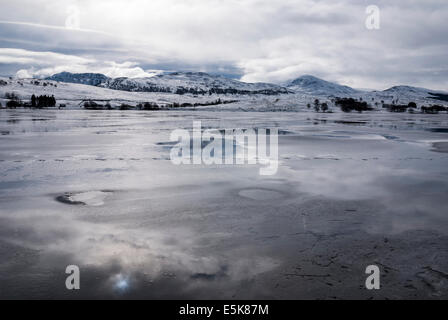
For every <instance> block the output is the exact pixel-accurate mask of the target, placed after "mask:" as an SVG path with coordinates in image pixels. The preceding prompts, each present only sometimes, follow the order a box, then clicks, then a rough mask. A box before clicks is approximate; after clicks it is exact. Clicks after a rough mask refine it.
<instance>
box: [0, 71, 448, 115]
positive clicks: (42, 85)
mask: <svg viewBox="0 0 448 320" xmlns="http://www.w3.org/2000/svg"><path fill="white" fill-rule="evenodd" d="M71 77H72V78H73V77H75V75H71ZM57 79H60V78H57ZM61 79H64V81H70V78H69V79H66V78H61ZM94 79H96V78H94ZM72 80H73V79H72ZM75 80H76V81H78V80H79V79H77V78H75ZM75 80H73V81H75ZM88 80H91V79H86V81H88ZM1 81H3V83H6V84H5V85H1V83H2V82H1ZM79 81H80V80H79ZM92 81H93V80H92ZM108 81H109V82H106V83H102V84H101V85H100V86H93V85H85V84H77V83H67V82H59V81H53V80H41V79H8V78H0V103H1V104H2V105H3V106H5V105H6V102H7V101H8V99H6V98H5V94H7V93H14V94H16V95H18V96H19V97H20V98H21V99H22V100H23V101H24V102H29V100H30V98H31V95H33V94H35V95H36V96H38V95H54V96H55V98H56V100H57V105H59V104H64V105H66V107H67V108H69V109H80V108H82V106H83V103H84V102H85V101H87V100H92V101H95V102H97V103H100V104H103V105H104V104H106V103H109V104H110V105H111V106H112V107H117V106H119V105H121V104H129V105H132V106H135V105H137V104H139V103H145V102H151V103H156V104H158V105H160V106H166V105H170V104H173V103H180V104H182V103H190V104H194V103H199V104H207V103H211V102H214V101H216V100H218V99H221V100H222V101H235V102H233V103H230V104H220V105H211V106H201V107H197V109H200V110H209V111H225V110H228V111H268V112H269V111H281V112H284V111H288V112H302V111H306V109H307V104H311V105H312V104H313V102H314V100H315V99H319V100H320V102H326V103H328V105H329V106H330V110H331V111H332V112H340V109H339V107H336V106H335V105H334V103H333V102H332V100H333V99H334V97H353V98H356V99H363V100H364V101H366V102H368V103H369V104H370V105H371V106H372V107H373V108H375V109H376V110H377V111H383V110H382V106H381V105H382V102H384V103H388V104H390V103H392V101H394V102H396V103H397V104H408V103H409V102H411V101H412V102H415V103H416V104H417V106H418V107H421V106H429V105H433V104H438V105H444V106H448V102H447V101H441V100H436V99H434V97H433V96H431V95H430V94H429V93H431V92H437V91H433V90H430V89H423V88H414V87H407V86H397V87H393V88H390V89H388V90H384V91H369V92H367V91H360V90H355V89H352V88H349V87H346V86H341V85H338V84H335V83H331V82H327V81H324V80H321V79H318V78H315V77H312V76H303V77H300V78H298V79H296V80H294V81H292V82H291V83H290V84H288V85H287V86H285V87H280V86H276V85H273V84H265V83H255V84H249V83H244V82H239V81H236V80H231V79H227V78H224V77H221V76H210V75H207V74H202V73H174V74H168V75H163V76H159V77H153V78H143V79H125V78H118V79H110V80H108ZM117 83H118V84H119V86H118V85H117ZM148 83H149V84H150V85H149V84H148ZM126 84H127V86H126ZM153 85H157V86H158V88H165V87H167V88H170V90H171V92H168V93H165V92H144V91H138V90H145V88H146V89H147V88H149V87H150V86H153ZM110 88H127V90H130V91H123V90H115V89H110ZM177 88H187V89H194V90H209V89H211V88H220V89H227V88H231V89H234V90H237V91H238V92H243V91H249V92H255V93H254V94H216V93H212V94H209V93H206V94H192V93H187V94H176V93H175V92H176V89H177ZM135 90H137V91H135ZM260 90H274V91H275V92H284V93H279V94H275V95H268V94H259V93H257V92H260ZM282 90H283V91H282ZM442 93H443V92H442ZM443 94H445V95H447V96H448V94H447V93H443Z"/></svg>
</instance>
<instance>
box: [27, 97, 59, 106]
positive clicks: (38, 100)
mask: <svg viewBox="0 0 448 320" xmlns="http://www.w3.org/2000/svg"><path fill="white" fill-rule="evenodd" d="M31 107H32V108H38V109H42V108H54V107H56V98H55V97H54V96H53V95H52V96H47V95H43V96H37V97H36V96H35V95H34V94H33V95H32V96H31Z"/></svg>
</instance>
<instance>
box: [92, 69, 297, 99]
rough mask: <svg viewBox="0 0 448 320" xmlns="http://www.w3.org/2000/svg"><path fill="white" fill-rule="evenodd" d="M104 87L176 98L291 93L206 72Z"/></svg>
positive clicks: (119, 81)
mask: <svg viewBox="0 0 448 320" xmlns="http://www.w3.org/2000/svg"><path fill="white" fill-rule="evenodd" d="M100 86H101V87H104V88H110V89H115V90H123V91H135V92H171V93H176V94H186V93H191V94H195V95H204V94H240V95H245V94H263V95H277V94H286V93H288V90H287V89H286V88H283V87H281V86H278V85H274V84H268V83H245V82H241V81H237V80H233V79H229V78H226V77H223V76H219V75H210V74H207V73H203V72H174V73H169V74H160V75H156V76H154V77H150V78H137V79H129V78H117V79H109V80H108V81H106V82H105V83H102V84H100Z"/></svg>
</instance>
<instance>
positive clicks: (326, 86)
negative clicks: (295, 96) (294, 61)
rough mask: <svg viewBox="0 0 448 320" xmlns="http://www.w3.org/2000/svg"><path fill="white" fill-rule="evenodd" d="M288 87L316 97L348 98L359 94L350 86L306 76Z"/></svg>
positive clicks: (292, 82) (293, 81) (291, 82)
mask: <svg viewBox="0 0 448 320" xmlns="http://www.w3.org/2000/svg"><path fill="white" fill-rule="evenodd" d="M286 86H287V87H288V89H290V90H292V91H294V92H296V93H302V94H308V95H315V96H346V95H352V94H355V93H359V91H358V90H355V89H353V88H350V87H348V86H343V85H340V84H337V83H333V82H329V81H325V80H322V79H319V78H317V77H314V76H310V75H304V76H301V77H299V78H297V79H295V80H292V81H290V82H289V83H287V85H286Z"/></svg>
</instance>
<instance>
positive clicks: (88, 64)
mask: <svg viewBox="0 0 448 320" xmlns="http://www.w3.org/2000/svg"><path fill="white" fill-rule="evenodd" d="M0 63H16V64H19V65H30V67H29V68H27V69H20V70H19V71H18V72H17V73H16V77H19V78H31V77H47V76H50V75H53V74H55V73H59V72H63V71H67V72H73V73H83V72H95V73H102V74H105V75H107V76H109V77H113V78H116V77H129V78H137V77H151V76H153V75H155V74H156V73H155V72H154V71H150V72H147V71H145V70H143V69H142V68H141V67H139V66H138V63H136V62H131V61H125V62H123V63H117V62H114V61H105V62H101V61H97V60H95V59H88V58H82V57H78V56H74V55H67V54H60V53H54V52H35V51H29V50H23V49H10V48H0Z"/></svg>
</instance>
